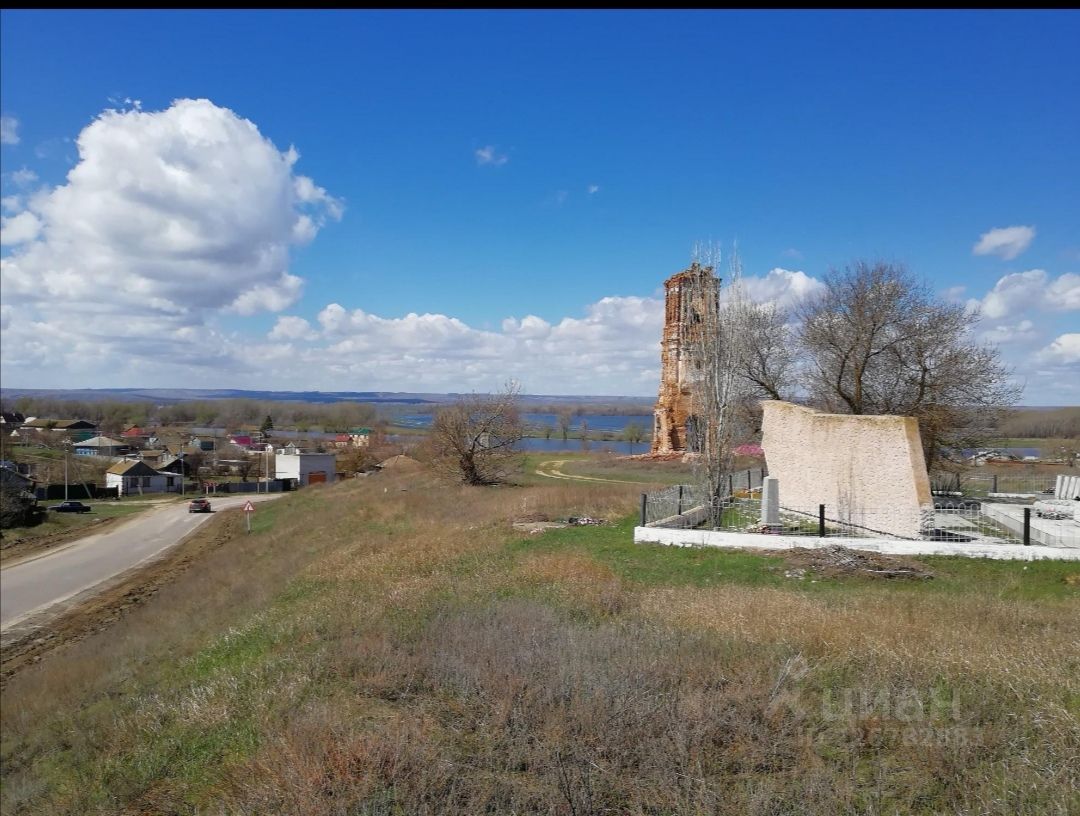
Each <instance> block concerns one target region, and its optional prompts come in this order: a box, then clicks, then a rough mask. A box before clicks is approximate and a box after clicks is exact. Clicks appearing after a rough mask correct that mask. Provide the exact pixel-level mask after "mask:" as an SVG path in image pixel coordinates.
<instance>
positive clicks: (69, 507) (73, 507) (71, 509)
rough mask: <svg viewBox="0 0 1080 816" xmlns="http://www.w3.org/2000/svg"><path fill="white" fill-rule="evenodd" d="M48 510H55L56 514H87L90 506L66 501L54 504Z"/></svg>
mask: <svg viewBox="0 0 1080 816" xmlns="http://www.w3.org/2000/svg"><path fill="white" fill-rule="evenodd" d="M49 509H50V510H55V511H56V512H57V513H89V512H90V505H88V504H83V503H82V502H77V501H66V502H60V504H54V505H53V506H52V507H50V508H49Z"/></svg>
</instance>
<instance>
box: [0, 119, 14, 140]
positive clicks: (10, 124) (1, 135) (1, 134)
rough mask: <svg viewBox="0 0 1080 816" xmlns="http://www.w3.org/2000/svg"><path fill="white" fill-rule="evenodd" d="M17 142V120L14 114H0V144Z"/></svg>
mask: <svg viewBox="0 0 1080 816" xmlns="http://www.w3.org/2000/svg"><path fill="white" fill-rule="evenodd" d="M18 143H19V120H18V119H16V118H15V117H14V116H0V144H6V145H17V144H18Z"/></svg>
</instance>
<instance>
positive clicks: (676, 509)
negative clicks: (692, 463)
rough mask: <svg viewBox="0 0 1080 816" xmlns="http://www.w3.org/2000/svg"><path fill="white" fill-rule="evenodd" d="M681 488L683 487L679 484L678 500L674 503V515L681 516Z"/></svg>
mask: <svg viewBox="0 0 1080 816" xmlns="http://www.w3.org/2000/svg"><path fill="white" fill-rule="evenodd" d="M682 488H683V486H682V485H679V501H678V503H677V504H676V505H675V515H676V516H681V515H682Z"/></svg>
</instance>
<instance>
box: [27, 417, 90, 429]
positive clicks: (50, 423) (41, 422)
mask: <svg viewBox="0 0 1080 816" xmlns="http://www.w3.org/2000/svg"><path fill="white" fill-rule="evenodd" d="M26 425H27V426H28V427H30V428H48V427H52V428H53V429H54V430H57V431H66V430H71V429H73V428H74V429H81V428H96V427H97V425H95V424H94V423H93V422H91V421H90V420H88V419H50V418H49V417H35V418H34V419H29V420H27V421H26Z"/></svg>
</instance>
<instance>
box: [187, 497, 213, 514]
mask: <svg viewBox="0 0 1080 816" xmlns="http://www.w3.org/2000/svg"><path fill="white" fill-rule="evenodd" d="M187 511H188V512H189V513H209V512H212V511H211V510H210V500H209V499H192V500H191V504H189V505H188V506H187Z"/></svg>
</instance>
